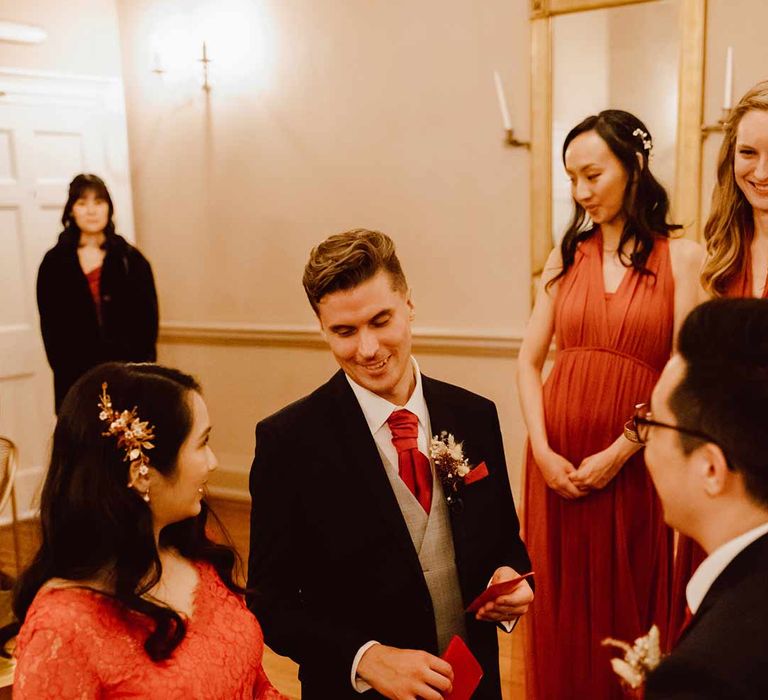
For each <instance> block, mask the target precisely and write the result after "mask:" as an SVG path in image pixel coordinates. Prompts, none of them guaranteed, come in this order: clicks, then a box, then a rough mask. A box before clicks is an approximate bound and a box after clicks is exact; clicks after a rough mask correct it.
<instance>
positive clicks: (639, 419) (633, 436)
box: [624, 403, 718, 445]
mask: <svg viewBox="0 0 768 700" xmlns="http://www.w3.org/2000/svg"><path fill="white" fill-rule="evenodd" d="M651 427H656V428H668V429H669V430H676V431H677V432H678V433H683V434H684V435H690V436H691V437H695V438H698V439H699V440H704V441H705V442H711V443H714V444H715V445H717V444H718V442H717V440H715V439H714V438H713V437H712V436H711V435H707V433H704V432H702V431H701V430H693V429H692V428H685V427H683V426H681V425H672V424H671V423H662V422H661V421H657V420H653V418H652V414H651V411H650V406H649V405H648V404H647V403H639V404H637V405H636V406H635V414H634V415H633V416H632V418H630V419H629V420H628V421H627V422H626V424H625V425H624V436H625V437H626V438H627V440H629V441H630V442H634V443H637V444H638V445H647V444H648V428H651ZM641 432H642V433H644V435H642V434H641Z"/></svg>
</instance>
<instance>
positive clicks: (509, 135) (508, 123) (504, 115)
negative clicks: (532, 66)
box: [493, 71, 531, 149]
mask: <svg viewBox="0 0 768 700" xmlns="http://www.w3.org/2000/svg"><path fill="white" fill-rule="evenodd" d="M493 82H494V83H495V84H496V96H497V97H498V99H499V110H500V111H501V121H502V124H503V125H504V131H505V132H506V138H505V139H504V143H505V144H506V145H507V146H512V147H513V148H528V149H530V147H531V142H530V141H519V140H518V139H517V138H515V131H514V129H513V128H512V120H511V119H510V118H509V108H508V107H507V98H506V95H505V94H504V86H503V85H502V84H501V76H500V75H499V72H498V71H493Z"/></svg>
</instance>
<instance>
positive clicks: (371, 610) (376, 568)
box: [248, 371, 530, 700]
mask: <svg viewBox="0 0 768 700" xmlns="http://www.w3.org/2000/svg"><path fill="white" fill-rule="evenodd" d="M422 385H423V390H424V398H425V400H426V404H427V407H428V409H429V416H430V422H431V428H432V433H433V434H438V433H440V432H441V431H443V430H445V431H448V432H450V433H453V435H454V436H455V437H456V439H457V440H460V441H463V442H464V452H465V455H466V456H467V457H468V458H469V460H470V463H471V464H472V465H477V464H479V463H480V462H483V461H484V462H485V463H486V465H487V467H488V470H489V476H488V477H487V478H485V479H481V480H480V481H477V482H475V483H473V484H470V485H467V486H464V488H463V491H462V492H461V502H460V503H458V504H456V505H455V506H453V507H451V515H450V517H451V527H452V531H453V540H454V546H455V551H456V563H457V568H458V572H459V579H460V585H461V591H462V595H463V598H464V601H465V604H468V603H469V602H470V601H471V600H472V599H473V598H474V597H475V596H477V595H478V594H479V593H480V592H481V591H482V590H483V589H484V588H485V587H486V586H487V584H488V581H489V580H490V578H491V576H492V575H493V572H494V571H495V570H496V568H497V567H499V566H502V565H508V566H511V567H513V568H514V569H515V570H516V571H518V572H520V573H522V572H525V571H528V570H529V569H530V561H529V559H528V554H527V553H526V549H525V546H524V544H523V542H522V540H521V539H520V535H519V524H518V519H517V515H516V513H515V507H514V503H513V501H512V496H511V493H510V489H509V480H508V476H507V467H506V462H505V460H504V451H503V447H502V440H501V431H500V429H499V420H498V416H497V414H496V408H495V406H494V404H493V403H492V402H490V401H488V400H487V399H485V398H483V397H481V396H478V395H476V394H472V393H470V392H468V391H465V390H464V389H460V388H458V387H455V386H452V385H450V384H445V383H443V382H439V381H436V380H434V379H429V378H428V377H424V376H423V375H422ZM250 488H251V496H252V498H253V505H252V513H251V549H250V558H249V564H248V585H249V587H252V588H253V589H254V592H253V593H251V594H250V595H249V598H248V602H249V606H250V607H251V609H252V610H253V611H254V613H255V614H256V616H257V618H258V620H259V622H260V623H261V625H262V628H263V630H264V635H265V639H266V643H267V644H268V645H269V646H270V647H271V648H272V649H274V650H275V651H276V652H277V653H279V654H284V655H288V656H290V657H291V658H293V659H294V660H295V661H296V662H298V663H299V665H300V670H299V678H300V679H301V682H302V698H303V700H344V699H345V698H350V699H351V698H359V697H360V696H359V695H358V694H357V693H356V692H355V691H354V689H353V688H352V684H351V680H350V672H351V668H352V662H353V659H354V656H355V654H356V653H357V651H358V649H359V648H360V647H361V646H362V645H363V644H365V643H366V642H368V641H370V640H376V641H378V642H381V643H382V644H388V645H392V646H395V647H400V648H405V649H422V650H426V651H428V652H431V653H435V654H436V653H437V652H438V650H437V637H436V632H435V623H434V616H433V611H432V603H431V600H430V596H429V592H428V590H427V585H426V582H425V580H424V575H423V574H422V570H421V565H420V563H419V559H418V555H417V553H416V551H415V548H414V546H413V544H412V542H411V538H410V535H409V533H408V528H407V526H406V523H405V521H404V519H403V517H402V515H401V512H400V508H399V506H398V503H397V500H396V498H395V495H394V493H393V491H392V487H391V485H390V483H389V481H388V479H387V476H386V473H385V471H384V466H383V464H382V461H381V457H380V456H379V452H378V450H377V448H376V444H375V442H374V439H373V436H372V435H371V432H370V430H369V428H368V424H367V423H366V421H365V418H364V416H363V412H362V410H361V408H360V405H359V404H358V402H357V399H356V398H355V395H354V393H353V392H352V389H351V387H350V386H349V383H348V382H347V380H346V378H345V376H344V374H343V372H341V371H339V372H337V373H336V374H335V375H334V376H333V377H332V378H331V380H330V381H329V382H328V383H327V384H324V385H323V386H321V387H320V388H319V389H317V390H316V391H315V392H314V393H312V394H311V395H309V396H307V397H305V398H303V399H301V400H299V401H297V402H296V403H293V404H291V405H290V406H288V407H286V408H284V409H283V410H281V411H280V412H278V413H276V414H274V415H273V416H270V417H269V418H266V419H265V420H263V421H261V422H260V423H259V424H258V425H257V427H256V455H255V458H254V461H253V466H252V468H251V477H250ZM467 634H468V638H469V639H468V642H469V646H470V648H471V649H472V651H473V653H474V654H475V656H477V658H478V660H479V661H480V663H481V665H482V666H483V669H484V671H485V674H486V678H485V679H484V681H483V684H482V685H481V688H480V689H479V690H478V692H477V694H476V695H475V696H474V697H475V698H478V699H479V698H488V699H491V698H493V699H494V700H495V699H498V698H500V697H501V696H500V691H499V671H498V650H497V640H496V627H495V626H494V625H493V624H492V623H489V622H478V621H476V620H474V617H473V616H471V615H470V616H467ZM365 697H366V698H374V697H380V696H379V695H378V694H377V693H374V692H373V691H370V692H368V693H366V695H365Z"/></svg>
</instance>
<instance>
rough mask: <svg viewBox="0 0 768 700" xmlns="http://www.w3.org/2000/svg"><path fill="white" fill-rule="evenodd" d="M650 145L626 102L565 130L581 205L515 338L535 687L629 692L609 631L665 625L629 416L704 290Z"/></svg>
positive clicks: (657, 558) (562, 693)
mask: <svg viewBox="0 0 768 700" xmlns="http://www.w3.org/2000/svg"><path fill="white" fill-rule="evenodd" d="M651 147H652V139H651V135H650V134H649V133H648V129H647V128H646V126H645V125H644V124H643V123H642V122H641V121H640V120H639V119H637V118H636V117H635V116H633V115H631V114H629V113H627V112H623V111H620V110H607V111H604V112H601V113H600V114H599V115H597V116H592V117H589V118H587V119H585V120H584V121H583V122H582V123H581V124H579V125H578V126H576V127H575V128H574V129H573V130H572V131H571V132H570V133H569V134H568V136H567V137H566V140H565V144H564V146H563V160H564V163H565V169H566V172H567V174H568V177H569V178H570V180H571V193H572V196H573V200H574V206H575V212H574V217H573V220H572V222H571V225H570V227H569V229H568V231H567V233H566V234H565V237H564V239H563V242H562V244H561V245H560V247H559V248H557V249H555V250H554V251H553V252H552V254H551V255H550V257H549V260H548V261H547V264H546V267H545V270H544V275H543V279H542V286H541V289H540V290H539V293H538V296H537V299H536V304H535V307H534V310H533V314H532V316H531V320H530V323H529V326H528V329H527V331H526V335H525V339H524V341H523V345H522V348H521V351H520V357H519V369H518V386H519V391H520V397H521V404H522V410H523V415H524V417H525V421H526V424H527V426H528V435H529V447H528V458H527V465H526V484H525V506H524V513H523V516H524V529H525V538H526V542H527V544H528V547H529V550H530V553H531V559H532V561H533V568H534V570H535V571H536V583H537V588H536V596H537V599H536V603H535V605H534V606H532V609H531V613H530V614H529V617H530V620H529V625H528V629H529V636H528V647H527V658H526V671H527V673H526V676H527V697H529V698H534V699H536V700H554V699H555V698H557V699H558V700H560V699H565V698H600V700H607V699H610V698H619V697H621V695H622V691H621V688H620V686H619V683H618V681H617V680H616V678H615V676H614V674H613V672H612V670H611V666H610V662H609V659H610V656H611V652H610V651H608V650H607V649H605V648H603V647H601V644H600V643H601V641H602V640H603V639H604V638H605V637H615V638H619V639H634V638H636V637H638V636H639V635H641V634H645V633H646V632H647V631H648V629H649V627H650V626H651V625H652V624H653V623H658V624H659V625H660V627H661V628H662V634H664V633H665V632H666V622H667V620H668V615H669V595H670V584H671V569H672V533H671V531H670V530H669V529H668V528H667V527H666V525H665V524H664V522H663V515H662V510H661V506H660V503H659V500H658V498H657V496H656V493H655V491H654V488H653V484H652V483H651V481H650V479H649V477H648V474H647V472H646V469H645V465H644V463H643V457H642V454H641V453H639V452H638V449H639V446H638V445H636V444H634V443H632V442H630V441H629V440H627V439H626V438H625V437H624V436H623V432H622V431H623V425H624V423H625V421H626V420H627V417H628V416H630V415H631V414H632V412H633V408H634V406H635V404H637V403H641V402H644V401H647V400H648V398H649V397H650V394H651V390H652V388H653V386H654V384H655V383H656V380H657V378H658V376H659V374H660V372H661V369H662V368H663V367H664V364H665V363H666V361H667V359H668V358H669V355H670V353H671V350H672V346H673V338H674V335H675V330H676V328H677V327H678V326H679V324H680V322H681V320H682V319H683V318H684V317H685V316H686V314H687V312H688V311H689V310H690V309H691V308H692V307H693V306H694V305H695V303H696V301H697V300H698V296H699V283H698V276H699V271H700V268H701V262H702V257H703V252H702V250H701V248H700V247H699V246H698V245H697V244H696V243H693V242H692V241H688V240H685V239H682V238H677V239H675V240H671V239H670V235H669V234H670V232H671V231H672V230H674V229H675V228H678V227H676V226H674V225H672V224H670V223H668V221H667V213H668V208H669V206H668V197H667V194H666V192H665V191H664V189H663V187H662V186H661V185H660V184H659V183H658V182H657V181H656V180H655V178H654V177H653V175H652V174H651V172H650V170H649V167H648V159H649V154H650V150H651ZM587 217H589V218H590V219H591V225H587V224H586V221H587ZM553 336H554V338H555V340H556V351H555V358H554V366H553V368H552V371H551V373H550V374H549V376H548V378H547V380H546V382H544V383H543V382H542V369H543V366H544V363H545V361H546V358H547V355H548V352H549V348H550V344H551V342H552V338H553Z"/></svg>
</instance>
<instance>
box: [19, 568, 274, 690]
mask: <svg viewBox="0 0 768 700" xmlns="http://www.w3.org/2000/svg"><path fill="white" fill-rule="evenodd" d="M196 566H197V569H198V572H199V577H200V580H199V584H198V587H197V590H196V591H195V597H194V608H193V613H192V617H191V618H190V619H188V620H187V634H186V636H185V637H184V639H183V640H182V642H181V644H179V646H178V647H177V648H176V650H175V651H174V652H173V655H172V656H171V658H169V659H167V660H165V661H160V662H158V663H155V662H153V661H152V660H151V659H150V658H149V657H148V656H147V653H146V651H144V640H145V639H146V638H147V634H148V632H149V630H150V625H151V624H152V621H151V620H150V619H149V618H147V617H146V616H144V615H141V614H139V613H136V612H133V611H129V610H126V609H125V608H124V607H123V606H122V605H121V604H120V603H118V602H116V601H114V600H112V599H111V598H108V597H106V596H103V595H101V594H99V593H95V592H93V591H88V590H84V589H81V588H53V587H48V588H43V589H41V590H40V592H39V593H38V594H37V597H36V598H35V600H34V602H33V603H32V605H31V607H30V608H29V612H28V613H27V618H26V620H25V622H24V625H23V626H22V628H21V631H20V633H19V636H18V640H17V644H16V652H15V653H16V658H17V665H16V676H15V682H14V687H13V697H14V698H17V699H19V700H24V699H26V698H29V699H30V700H31V699H33V698H34V700H46V699H49V698H50V699H51V700H52V699H53V698H56V699H57V700H66V699H67V698H108V697H137V698H138V697H142V698H163V699H164V700H174V699H176V698H179V699H181V698H183V699H184V700H192V699H193V698H205V700H225V699H226V700H236V699H242V698H257V699H258V700H286V699H285V696H283V695H281V694H280V693H279V692H278V691H277V690H276V689H275V688H274V687H273V686H272V684H271V683H270V682H269V680H268V679H267V677H266V675H265V674H264V670H263V669H262V667H261V658H262V654H263V652H264V638H263V636H262V633H261V628H260V627H259V623H258V622H257V621H256V618H255V617H254V616H253V615H252V614H251V613H250V612H249V611H248V609H247V608H246V607H245V604H244V603H243V601H242V600H241V599H240V598H239V597H238V596H236V595H235V594H234V593H232V592H231V591H230V590H229V589H228V588H227V587H226V586H225V585H224V584H223V583H222V582H221V580H220V579H219V577H218V575H217V574H216V570H215V569H214V568H213V567H212V566H211V565H210V564H207V563H202V562H196Z"/></svg>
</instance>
